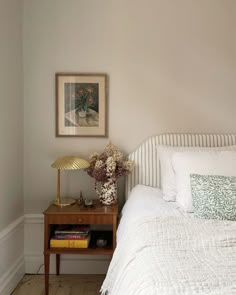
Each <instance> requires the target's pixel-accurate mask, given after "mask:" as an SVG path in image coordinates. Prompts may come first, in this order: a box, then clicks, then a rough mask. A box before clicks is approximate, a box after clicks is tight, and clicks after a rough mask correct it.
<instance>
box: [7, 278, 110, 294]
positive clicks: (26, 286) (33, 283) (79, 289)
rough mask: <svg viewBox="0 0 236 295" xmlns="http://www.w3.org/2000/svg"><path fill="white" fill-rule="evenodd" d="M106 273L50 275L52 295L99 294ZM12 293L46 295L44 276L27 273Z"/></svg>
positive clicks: (50, 291)
mask: <svg viewBox="0 0 236 295" xmlns="http://www.w3.org/2000/svg"><path fill="white" fill-rule="evenodd" d="M104 278H105V276H104V275H60V276H55V275H50V278H49V294H50V295H98V294H99V290H100V287H101V284H102V282H103V280H104ZM12 295H44V276H43V275H25V276H24V278H23V279H22V281H21V282H20V283H19V285H18V286H17V288H16V289H15V290H14V292H13V293H12Z"/></svg>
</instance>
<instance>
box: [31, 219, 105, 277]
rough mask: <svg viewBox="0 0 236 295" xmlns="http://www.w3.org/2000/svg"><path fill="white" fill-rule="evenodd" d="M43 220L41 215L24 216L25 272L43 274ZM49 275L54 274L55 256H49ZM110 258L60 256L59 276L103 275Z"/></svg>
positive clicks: (99, 256) (101, 256) (102, 256)
mask: <svg viewBox="0 0 236 295" xmlns="http://www.w3.org/2000/svg"><path fill="white" fill-rule="evenodd" d="M43 242H44V219H43V214H26V215H25V272H26V273H28V274H36V273H40V274H42V273H44V261H43V260H44V259H43ZM50 257H51V258H50V273H51V274H55V271H56V263H55V255H51V256H50ZM110 260H111V256H107V255H62V256H61V274H105V273H106V272H107V269H108V266H109V263H110Z"/></svg>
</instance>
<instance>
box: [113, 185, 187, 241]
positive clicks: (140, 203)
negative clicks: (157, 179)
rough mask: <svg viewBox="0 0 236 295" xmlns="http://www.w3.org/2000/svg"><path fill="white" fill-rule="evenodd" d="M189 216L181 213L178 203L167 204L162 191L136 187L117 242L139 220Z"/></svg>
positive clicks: (127, 205) (119, 229)
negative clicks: (156, 217) (155, 217)
mask: <svg viewBox="0 0 236 295" xmlns="http://www.w3.org/2000/svg"><path fill="white" fill-rule="evenodd" d="M183 215H189V214H187V213H184V212H182V211H181V209H180V206H179V205H178V204H177V203H176V202H166V201H165V200H163V194H162V192H161V190H160V189H158V188H153V187H150V186H145V185H140V184H139V185H136V186H135V187H134V188H133V189H132V191H131V193H130V195H129V198H128V200H127V201H126V203H125V205H124V207H123V210H122V214H121V216H122V218H121V221H120V224H119V227H118V230H117V242H119V241H120V240H121V238H122V236H123V235H124V233H125V232H126V231H127V229H128V227H131V226H132V225H133V224H134V223H135V222H137V221H138V220H142V219H143V218H145V217H154V216H183Z"/></svg>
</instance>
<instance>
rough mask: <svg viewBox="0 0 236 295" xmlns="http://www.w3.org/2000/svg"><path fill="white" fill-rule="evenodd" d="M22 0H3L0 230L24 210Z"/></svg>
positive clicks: (0, 28)
mask: <svg viewBox="0 0 236 295" xmlns="http://www.w3.org/2000/svg"><path fill="white" fill-rule="evenodd" d="M21 12H22V9H21V1H19V0H0V44H1V45H0V100H1V108H0V134H1V143H0V163H1V164H0V175H1V176H0V203H1V206H0V230H1V229H3V228H5V227H6V226H7V225H8V224H10V223H11V222H12V221H13V220H15V219H16V218H17V217H19V216H21V215H22V214H23V208H24V204H23V103H22V102H23V98H22V86H23V69H22V35H21Z"/></svg>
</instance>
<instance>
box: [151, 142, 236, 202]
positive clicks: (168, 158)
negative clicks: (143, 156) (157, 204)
mask: <svg viewBox="0 0 236 295" xmlns="http://www.w3.org/2000/svg"><path fill="white" fill-rule="evenodd" d="M221 150H222V151H233V150H235V151H236V146H235V145H232V146H223V147H181V146H177V147H176V146H175V147H174V146H165V145H158V146H157V154H158V155H159V161H160V168H161V169H160V170H161V172H160V175H161V177H160V180H161V189H162V192H163V198H164V199H165V200H166V201H175V200H176V194H177V188H176V177H175V172H174V170H173V166H172V156H173V155H174V153H176V152H184V151H195V152H197V151H221Z"/></svg>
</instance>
